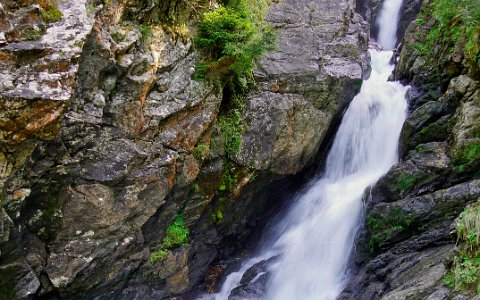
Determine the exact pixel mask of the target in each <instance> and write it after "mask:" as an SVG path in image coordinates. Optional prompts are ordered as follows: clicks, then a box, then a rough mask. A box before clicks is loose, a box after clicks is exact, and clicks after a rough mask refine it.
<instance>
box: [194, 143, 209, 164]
mask: <svg viewBox="0 0 480 300" xmlns="http://www.w3.org/2000/svg"><path fill="white" fill-rule="evenodd" d="M209 153H210V145H208V144H205V143H200V144H198V145H197V146H196V147H195V149H194V150H193V157H195V158H196V159H200V160H203V159H206V158H207V157H208V155H209Z"/></svg>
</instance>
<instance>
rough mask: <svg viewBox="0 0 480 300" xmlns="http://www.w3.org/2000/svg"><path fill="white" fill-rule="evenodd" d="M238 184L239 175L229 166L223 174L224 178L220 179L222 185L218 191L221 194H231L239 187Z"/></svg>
mask: <svg viewBox="0 0 480 300" xmlns="http://www.w3.org/2000/svg"><path fill="white" fill-rule="evenodd" d="M237 182H238V177H237V175H236V174H235V173H234V171H233V170H231V169H230V168H229V167H228V165H227V166H226V167H225V169H224V172H223V174H222V178H221V179H220V185H219V186H218V190H219V191H220V192H231V191H233V189H234V188H235V186H236V185H237Z"/></svg>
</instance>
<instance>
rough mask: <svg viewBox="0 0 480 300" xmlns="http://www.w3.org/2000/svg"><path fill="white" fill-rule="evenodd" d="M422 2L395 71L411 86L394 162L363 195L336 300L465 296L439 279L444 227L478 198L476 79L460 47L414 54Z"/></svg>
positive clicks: (449, 251)
mask: <svg viewBox="0 0 480 300" xmlns="http://www.w3.org/2000/svg"><path fill="white" fill-rule="evenodd" d="M430 3H431V2H430V1H424V3H423V7H422V13H421V15H420V16H419V18H420V19H422V20H428V21H426V22H414V23H412V24H411V25H410V27H409V29H408V31H407V35H406V36H405V39H404V46H403V49H402V52H401V54H400V59H399V62H398V65H397V67H396V70H395V72H396V75H397V78H399V79H400V80H403V81H404V82H405V83H408V84H411V85H412V90H411V91H410V99H409V100H410V110H411V113H410V114H409V117H408V118H407V120H406V122H405V125H404V128H403V132H402V142H401V152H402V157H401V162H400V163H398V164H397V165H396V166H395V167H394V168H392V170H391V171H390V172H389V173H388V174H387V175H386V176H384V177H383V178H382V179H381V180H380V182H379V183H378V184H377V186H376V187H375V188H374V189H373V190H372V192H371V201H370V203H369V204H368V208H367V215H366V221H365V228H364V229H363V230H362V232H361V234H360V235H359V246H358V248H357V252H356V255H355V258H354V262H353V263H354V265H355V266H356V268H357V274H356V275H355V276H354V277H353V279H352V281H351V282H350V283H349V285H348V286H347V288H346V290H345V292H344V293H343V295H342V297H341V299H464V298H462V297H465V296H462V295H460V292H458V291H452V290H450V289H449V288H447V287H446V286H445V285H444V284H443V280H444V277H445V275H446V274H447V271H448V269H449V268H450V266H451V263H452V259H453V256H454V254H455V253H456V247H455V244H456V241H455V237H454V236H453V229H454V225H452V224H453V223H454V220H455V219H456V218H457V217H458V215H459V214H460V213H461V212H462V211H463V210H464V208H465V207H466V206H467V205H468V204H470V203H474V202H477V201H479V200H480V195H479V191H480V190H479V188H480V185H479V184H480V182H479V181H478V170H479V168H480V157H479V156H478V155H479V152H478V147H479V146H478V145H479V142H480V140H479V137H478V132H480V114H479V109H480V85H479V83H480V82H479V79H480V78H479V77H478V72H477V71H476V70H475V68H471V67H469V66H468V62H467V60H466V59H465V60H464V59H463V58H464V53H463V50H462V48H461V47H457V49H456V50H455V51H454V52H453V53H452V52H451V51H445V52H442V50H441V49H440V48H441V47H439V50H436V51H435V53H434V54H432V55H437V56H435V60H434V61H432V60H430V59H429V58H428V57H426V56H425V54H421V53H420V52H419V50H418V47H417V46H418V45H419V43H422V42H424V39H425V35H426V32H428V31H429V30H430V29H431V28H432V26H433V25H434V24H435V22H434V20H432V18H431V17H430V16H431V15H430V14H431V12H432V10H431V9H430V6H429V5H430ZM432 53H433V52H432ZM466 153H468V155H467V154H466Z"/></svg>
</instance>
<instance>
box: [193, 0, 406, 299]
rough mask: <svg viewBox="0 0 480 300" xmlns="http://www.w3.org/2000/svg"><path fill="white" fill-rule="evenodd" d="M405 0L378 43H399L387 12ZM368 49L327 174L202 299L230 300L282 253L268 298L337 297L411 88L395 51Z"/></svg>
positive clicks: (389, 0)
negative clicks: (398, 73) (396, 72)
mask: <svg viewBox="0 0 480 300" xmlns="http://www.w3.org/2000/svg"><path fill="white" fill-rule="evenodd" d="M399 2H400V5H397V4H398V3H399ZM401 2H402V1H401V0H400V1H399V0H386V1H385V4H384V7H383V10H382V12H381V16H384V17H381V18H380V19H379V20H380V23H381V24H380V25H381V26H380V38H379V42H380V43H382V44H384V46H385V47H386V48H393V46H394V45H392V40H393V44H394V43H395V40H396V37H395V32H396V26H395V28H393V29H392V25H391V23H389V22H392V19H391V18H389V16H390V17H393V16H397V17H396V18H395V19H398V13H399V10H400V6H401ZM385 16H386V17H385ZM383 30H386V31H388V32H387V33H385V32H384V31H383ZM392 35H393V36H392ZM385 39H386V40H385ZM387 45H388V46H387ZM370 54H371V64H372V73H371V76H370V78H369V79H368V80H365V81H364V82H363V85H362V88H361V91H360V93H359V94H358V95H357V96H356V97H355V98H354V99H353V101H352V102H351V104H350V106H349V108H348V109H347V111H346V113H345V115H344V116H343V120H342V123H341V125H340V127H339V129H338V132H337V134H336V137H335V140H334V143H333V146H332V148H331V150H330V152H329V155H328V157H327V162H326V169H325V172H324V175H323V176H322V177H321V178H318V179H316V180H314V181H313V182H312V183H311V184H310V185H309V186H308V187H307V188H306V189H305V191H304V192H303V193H302V194H301V195H298V196H297V199H296V201H295V204H294V206H293V207H292V208H291V209H290V211H289V212H288V213H287V214H286V215H285V216H284V217H283V218H282V221H281V222H280V224H278V225H277V228H276V231H275V232H274V233H272V235H274V236H275V239H274V242H272V243H270V245H263V249H264V250H263V251H261V252H260V254H259V255H258V256H257V257H254V258H252V259H250V260H247V261H245V262H244V263H243V265H242V267H241V269H240V270H239V271H237V272H234V273H231V274H230V275H228V277H227V278H226V280H225V282H224V284H223V286H222V289H221V291H220V292H219V293H218V294H214V295H209V296H205V297H203V298H202V299H216V300H225V299H228V298H229V296H230V294H231V292H232V290H233V289H235V288H236V287H237V286H239V282H240V280H241V278H242V276H243V274H244V273H245V272H246V271H247V270H248V269H249V268H251V267H252V266H254V265H255V264H257V263H259V262H261V261H264V260H267V259H270V258H272V257H276V258H275V259H274V260H273V262H272V263H271V264H270V265H269V266H268V270H267V271H268V272H269V273H270V274H271V275H270V279H269V281H268V283H267V286H266V288H265V291H266V292H265V295H263V298H264V299H272V300H293V299H302V300H310V299H312V300H313V299H320V300H330V299H332V300H333V299H335V298H336V297H338V295H339V294H340V293H341V292H342V289H343V288H344V285H345V283H346V280H347V279H348V277H347V275H346V271H347V264H348V260H349V257H350V254H351V252H352V249H353V246H354V239H355V235H356V232H357V229H358V227H359V226H360V224H361V221H362V213H363V201H362V198H363V195H364V193H365V191H366V190H367V189H368V188H369V187H371V186H372V185H374V184H375V183H376V182H377V181H378V179H380V177H382V176H383V175H384V174H385V173H386V172H388V170H389V169H390V168H391V167H392V166H393V165H394V164H395V163H396V162H397V159H398V153H397V148H398V140H399V136H400V132H401V129H402V126H403V123H404V121H405V119H406V114H407V103H406V99H405V95H406V92H407V89H408V87H404V86H402V85H401V84H400V83H398V82H388V77H389V76H390V74H391V73H392V70H393V68H394V66H393V65H392V64H391V63H390V61H391V57H392V51H387V50H384V51H377V50H371V51H370ZM257 277H258V276H257ZM256 279H257V278H255V279H253V280H256Z"/></svg>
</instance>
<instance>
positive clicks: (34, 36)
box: [23, 28, 43, 41]
mask: <svg viewBox="0 0 480 300" xmlns="http://www.w3.org/2000/svg"><path fill="white" fill-rule="evenodd" d="M42 35H43V32H42V31H41V30H38V29H33V28H31V29H28V30H25V32H24V33H23V37H24V38H25V40H27V41H38V40H39V39H41V38H42Z"/></svg>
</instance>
